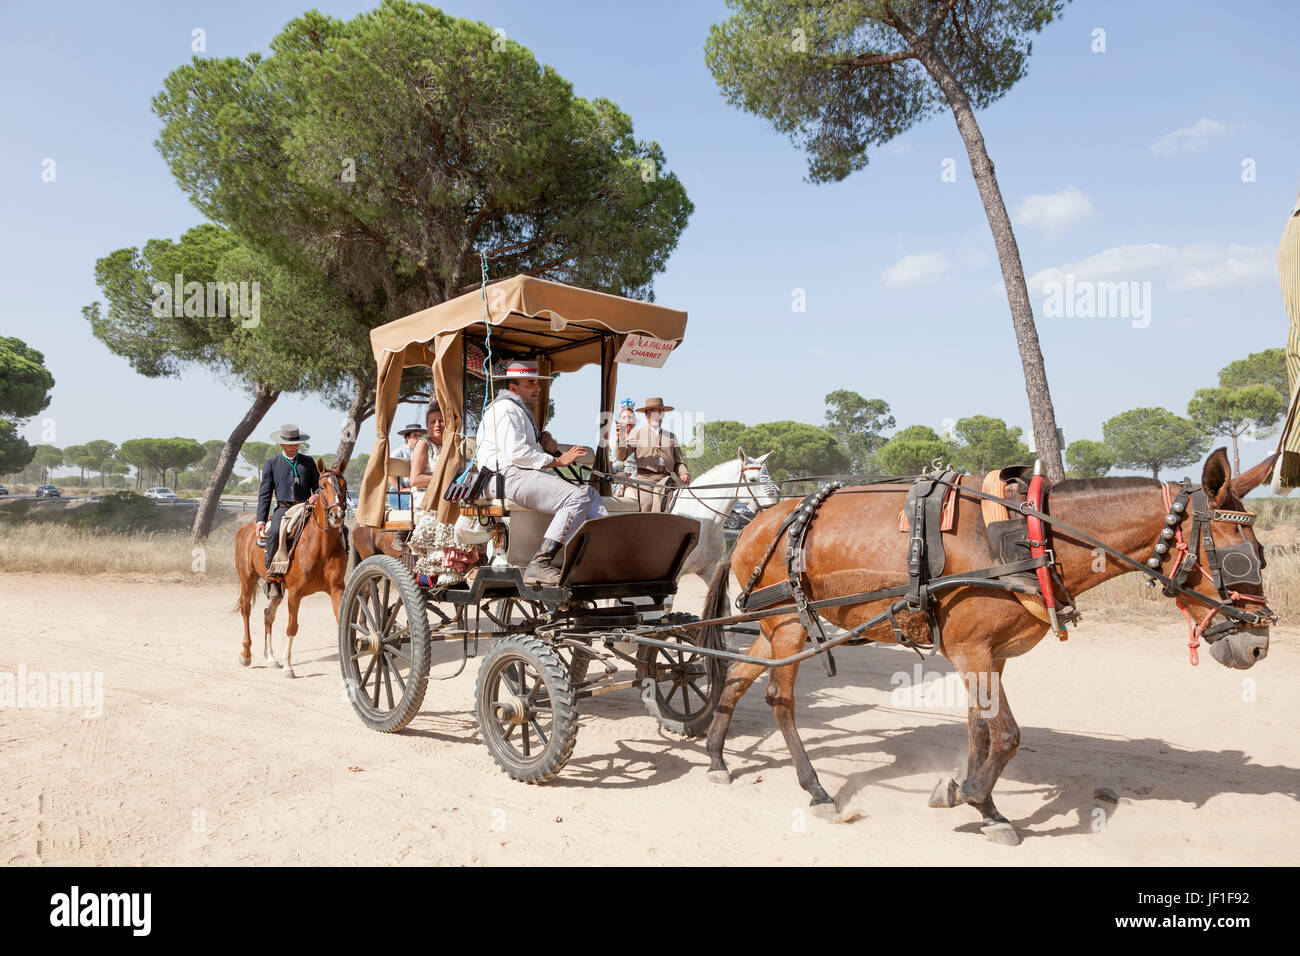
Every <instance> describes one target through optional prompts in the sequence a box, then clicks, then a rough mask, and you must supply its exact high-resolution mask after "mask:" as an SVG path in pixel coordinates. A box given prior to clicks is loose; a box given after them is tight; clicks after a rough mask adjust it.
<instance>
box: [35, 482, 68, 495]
mask: <svg viewBox="0 0 1300 956" xmlns="http://www.w3.org/2000/svg"><path fill="white" fill-rule="evenodd" d="M36 497H37V498H62V497H63V493H62V492H60V491H59V489H58V486H57V485H40V486H38V487H37V489H36Z"/></svg>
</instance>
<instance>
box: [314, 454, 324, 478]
mask: <svg viewBox="0 0 1300 956" xmlns="http://www.w3.org/2000/svg"><path fill="white" fill-rule="evenodd" d="M324 473H325V459H324V458H317V459H316V474H318V475H320V474H324Z"/></svg>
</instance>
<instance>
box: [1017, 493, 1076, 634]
mask: <svg viewBox="0 0 1300 956" xmlns="http://www.w3.org/2000/svg"><path fill="white" fill-rule="evenodd" d="M1046 490H1047V479H1046V478H1045V477H1043V476H1042V475H1034V476H1033V477H1032V478H1030V479H1029V496H1028V504H1029V507H1031V508H1033V509H1034V510H1035V511H1042V510H1043V492H1045V491H1046ZM1026 517H1027V518H1028V521H1029V526H1028V530H1029V553H1030V554H1031V555H1033V556H1034V557H1035V558H1038V557H1042V556H1043V555H1045V554H1046V553H1047V529H1046V528H1044V527H1043V519H1042V518H1039V517H1037V516H1035V515H1027V516H1026ZM1034 570H1035V572H1036V573H1037V574H1038V589H1039V591H1041V592H1042V595H1043V606H1044V607H1046V608H1047V613H1048V616H1049V617H1050V618H1051V621H1052V628H1053V629H1054V630H1055V631H1056V636H1057V637H1059V638H1060V639H1061V640H1063V641H1064V640H1066V639H1067V638H1068V637H1069V635H1068V634H1067V633H1066V631H1065V628H1064V627H1062V626H1061V625H1060V624H1059V623H1058V622H1057V620H1056V594H1055V593H1054V592H1053V591H1052V569H1051V567H1050V566H1048V565H1046V564H1044V565H1041V566H1039V567H1037V568H1035V569H1034Z"/></svg>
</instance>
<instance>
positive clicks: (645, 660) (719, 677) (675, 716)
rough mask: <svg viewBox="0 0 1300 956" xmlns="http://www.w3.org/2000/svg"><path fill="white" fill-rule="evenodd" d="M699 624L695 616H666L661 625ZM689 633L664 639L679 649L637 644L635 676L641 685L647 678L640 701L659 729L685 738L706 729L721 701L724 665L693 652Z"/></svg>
mask: <svg viewBox="0 0 1300 956" xmlns="http://www.w3.org/2000/svg"><path fill="white" fill-rule="evenodd" d="M698 620H699V618H698V617H696V616H695V615H694V614H665V615H664V616H663V619H662V623H664V624H689V623H692V622H694V621H698ZM691 633H692V632H690V631H687V632H684V633H682V634H675V635H671V636H669V637H668V638H667V639H668V640H672V641H677V642H679V643H680V644H681V648H680V649H677V648H673V649H671V650H670V649H668V648H664V647H651V646H649V645H648V644H638V645H637V649H636V659H637V668H636V676H637V678H638V679H640V680H643V681H646V679H647V678H650V680H648V681H646V683H645V685H644V689H643V690H642V692H641V698H642V700H644V701H645V705H646V710H648V711H649V712H650V716H651V717H653V718H654V719H655V720H657V721H658V722H659V726H660V727H662V728H663V729H664V730H668V731H671V732H672V733H675V734H681V735H682V736H684V737H699V736H701V735H703V734H704V733H705V732H706V731H707V730H708V729H709V723H710V721H712V720H713V712H714V711H715V710H717V708H718V701H719V700H720V699H721V698H722V686H723V684H724V683H725V682H726V676H727V664H726V661H722V660H718V659H717V658H709V657H705V656H704V655H703V654H700V653H698V652H695V651H693V650H692V648H693V647H694V646H695V645H694V641H693V640H692V638H691V637H689V636H687V635H689V634H691Z"/></svg>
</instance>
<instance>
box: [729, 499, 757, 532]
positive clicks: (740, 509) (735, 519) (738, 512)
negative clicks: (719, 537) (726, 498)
mask: <svg viewBox="0 0 1300 956" xmlns="http://www.w3.org/2000/svg"><path fill="white" fill-rule="evenodd" d="M753 520H754V509H753V508H751V507H750V506H749V505H747V504H743V503H741V502H736V505H735V507H733V508H732V509H731V514H729V515H727V520H726V523H725V524H724V525H723V526H722V527H723V529H724V530H726V531H740V530H741V529H742V528H744V527H745V525H747V524H749V523H750V522H751V521H753Z"/></svg>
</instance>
